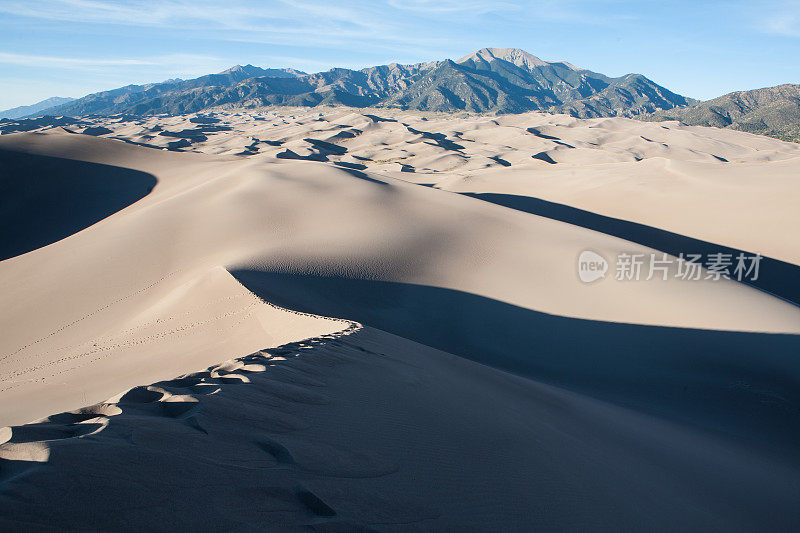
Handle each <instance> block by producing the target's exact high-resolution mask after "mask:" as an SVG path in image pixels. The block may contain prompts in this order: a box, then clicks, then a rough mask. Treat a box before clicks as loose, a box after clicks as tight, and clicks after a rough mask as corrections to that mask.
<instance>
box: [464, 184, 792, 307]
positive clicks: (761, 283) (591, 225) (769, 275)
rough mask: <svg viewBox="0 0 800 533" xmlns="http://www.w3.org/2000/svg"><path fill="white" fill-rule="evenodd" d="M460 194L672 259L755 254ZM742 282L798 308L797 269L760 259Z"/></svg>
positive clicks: (550, 208)
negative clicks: (693, 255)
mask: <svg viewBox="0 0 800 533" xmlns="http://www.w3.org/2000/svg"><path fill="white" fill-rule="evenodd" d="M461 194H463V195H464V196H471V197H472V198H478V199H479V200H484V201H486V202H491V203H493V204H497V205H502V206H504V207H510V208H511V209H516V210H517V211H524V212H526V213H531V214H534V215H539V216H542V217H547V218H552V219H553V220H559V221H561V222H566V223H568V224H573V225H575V226H581V227H583V228H587V229H591V230H594V231H599V232H601V233H606V234H608V235H613V236H615V237H619V238H621V239H625V240H628V241H631V242H635V243H638V244H642V245H644V246H648V247H650V248H655V249H656V250H661V251H662V252H666V253H668V254H670V255H672V256H676V257H677V256H678V255H679V254H680V253H684V254H690V253H696V254H702V255H703V257H706V256H707V255H708V254H711V253H723V254H732V256H733V257H736V256H737V255H738V254H739V253H742V252H743V253H744V254H745V255H747V256H752V255H755V254H754V253H752V252H748V251H744V250H738V249H736V248H731V247H729V246H722V245H720V244H714V243H710V242H707V241H701V240H699V239H694V238H692V237H687V236H685V235H681V234H679V233H672V232H670V231H664V230H662V229H658V228H654V227H652V226H646V225H644V224H638V223H636V222H629V221H627V220H622V219H619V218H612V217H607V216H603V215H598V214H597V213H592V212H591V211H584V210H583V209H578V208H575V207H571V206H568V205H564V204H558V203H555V202H548V201H547V200H542V199H541V198H533V197H530V196H517V195H514V194H497V193H461ZM742 283H745V284H746V285H750V286H751V287H754V288H756V289H759V290H762V291H764V292H768V293H770V294H772V295H773V296H778V297H779V298H783V299H784V300H788V301H790V302H792V303H794V304H797V305H800V266H797V265H793V264H791V263H786V262H784V261H779V260H777V259H772V258H770V257H762V259H761V262H760V266H759V276H758V279H756V280H754V281H753V280H749V279H743V280H742Z"/></svg>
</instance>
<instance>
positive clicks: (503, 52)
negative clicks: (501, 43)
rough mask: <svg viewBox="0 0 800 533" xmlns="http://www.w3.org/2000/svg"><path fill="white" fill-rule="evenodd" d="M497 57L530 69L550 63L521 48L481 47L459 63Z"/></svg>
mask: <svg viewBox="0 0 800 533" xmlns="http://www.w3.org/2000/svg"><path fill="white" fill-rule="evenodd" d="M495 59H502V60H503V61H508V62H509V63H513V64H514V65H516V66H518V67H522V68H525V69H528V70H530V69H532V68H535V67H543V66H545V65H548V64H549V63H548V62H547V61H542V60H541V59H539V58H538V57H536V56H535V55H533V54H531V53H528V52H526V51H525V50H520V49H519V48H481V49H480V50H478V51H477V52H473V53H471V54H469V55H468V56H464V57H462V58H461V59H459V60H458V61H457V63H466V62H467V61H470V60H472V61H486V62H490V61H492V60H495Z"/></svg>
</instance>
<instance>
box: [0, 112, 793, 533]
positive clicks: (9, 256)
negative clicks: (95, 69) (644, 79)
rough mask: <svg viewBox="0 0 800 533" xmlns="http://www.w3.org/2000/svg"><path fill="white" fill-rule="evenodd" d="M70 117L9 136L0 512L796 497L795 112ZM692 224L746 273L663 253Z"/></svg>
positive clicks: (484, 516) (704, 502)
mask: <svg viewBox="0 0 800 533" xmlns="http://www.w3.org/2000/svg"><path fill="white" fill-rule="evenodd" d="M57 123H58V124H60V125H53V124H56V122H54V121H52V120H49V121H48V120H42V121H40V122H33V123H31V122H28V123H20V125H18V126H17V127H15V126H14V125H11V126H8V125H6V126H4V127H3V132H4V134H3V135H0V187H1V188H0V192H2V198H3V202H2V204H0V221H1V222H2V225H3V227H4V228H7V230H6V231H5V232H4V236H3V238H2V239H0V259H1V260H0V288H1V290H0V303H2V305H0V325H1V326H2V332H3V334H2V336H0V427H3V426H5V427H3V429H0V529H9V530H11V529H43V530H47V529H56V528H67V529H69V528H72V529H104V530H134V529H136V530H141V529H144V528H148V529H153V530H174V529H188V528H190V527H191V528H197V529H211V530H232V529H233V530H260V529H270V528H276V529H288V530H298V531H302V530H309V529H310V530H315V531H359V530H364V531H371V530H377V531H407V530H420V531H426V530H448V531H454V530H459V531H461V530H464V531H469V530H478V531H485V530H503V531H530V530H532V529H542V530H576V529H583V530H586V529H588V530H609V531H619V530H655V531H660V530H663V531H674V530H676V529H682V530H687V529H688V530H702V531H708V530H724V531H739V530H741V531H753V530H786V531H790V530H793V529H796V528H797V527H798V524H800V510H798V509H800V506H798V500H800V483H799V482H798V480H800V457H799V456H798V451H797V450H798V445H800V387H799V386H798V385H800V383H798V382H799V381H800V362H798V359H797V357H798V353H800V308H799V307H798V305H800V266H798V265H800V239H798V237H797V236H796V235H795V232H796V228H798V227H800V210H798V209H797V206H798V205H800V182H798V176H800V145H797V144H792V143H784V142H780V141H777V140H774V139H769V138H765V137H759V136H754V135H749V134H745V133H739V132H734V131H728V130H717V129H712V128H701V127H688V126H683V125H681V124H679V123H675V122H664V123H645V122H638V121H635V120H629V119H622V118H613V119H593V120H580V119H575V118H571V117H567V116H563V115H547V114H537V113H527V114H522V115H513V116H468V115H464V116H452V115H449V116H448V115H437V114H425V113H411V112H402V111H398V110H385V109H370V110H359V109H349V108H314V109H305V108H268V109H251V110H222V109H221V110H219V111H217V112H215V113H210V114H205V115H186V116H176V117H159V116H157V117H149V118H138V117H127V116H117V117H97V118H85V119H81V120H78V121H75V120H62V121H60V122H57ZM23 130H27V131H23ZM587 250H589V251H592V252H594V253H595V254H597V255H600V256H601V257H603V258H605V259H607V260H608V261H609V263H610V265H611V266H610V267H609V270H608V272H607V273H606V275H605V278H603V279H599V280H597V281H594V282H592V283H584V282H583V281H581V279H580V278H579V276H578V272H577V261H578V257H579V256H580V254H581V253H582V252H583V251H587ZM693 252H701V253H703V254H709V253H713V252H724V253H729V254H731V255H732V256H735V255H736V254H737V253H747V254H756V253H757V254H760V255H761V256H763V261H762V262H761V270H760V273H759V274H760V275H759V277H758V279H757V280H747V279H746V280H744V282H739V281H736V280H735V279H725V278H721V279H714V278H715V277H716V276H713V275H712V274H711V273H710V272H709V271H707V270H704V271H703V272H702V275H701V276H700V277H701V279H698V280H685V279H681V278H680V277H678V276H676V274H677V273H678V272H677V268H678V266H677V265H678V263H677V261H675V260H674V259H675V257H676V256H678V255H679V254H680V253H693ZM622 253H624V254H630V255H636V254H641V256H642V257H644V264H643V265H642V273H643V275H642V277H641V279H639V280H618V279H616V278H615V271H614V259H615V258H617V257H618V256H619V254H622ZM652 254H655V255H656V256H657V257H660V258H663V257H666V258H668V259H669V268H668V270H667V271H665V272H664V274H665V276H666V277H667V279H662V278H661V276H660V274H659V275H655V276H652V277H651V279H646V278H648V277H650V276H648V275H647V273H648V270H649V268H650V266H651V264H650V262H651V258H652V257H653V256H652ZM663 254H668V256H664V255H663Z"/></svg>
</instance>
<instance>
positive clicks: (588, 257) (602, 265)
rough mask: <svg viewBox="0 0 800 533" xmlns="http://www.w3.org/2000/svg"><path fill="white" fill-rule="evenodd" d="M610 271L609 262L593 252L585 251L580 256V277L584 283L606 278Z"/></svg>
mask: <svg viewBox="0 0 800 533" xmlns="http://www.w3.org/2000/svg"><path fill="white" fill-rule="evenodd" d="M607 271H608V261H606V260H605V258H604V257H603V256H602V255H600V254H598V253H596V252H593V251H591V250H584V251H582V252H581V255H579V256H578V277H579V278H581V281H582V282H584V283H591V282H593V281H597V280H598V279H601V278H604V277H605V275H606V272H607Z"/></svg>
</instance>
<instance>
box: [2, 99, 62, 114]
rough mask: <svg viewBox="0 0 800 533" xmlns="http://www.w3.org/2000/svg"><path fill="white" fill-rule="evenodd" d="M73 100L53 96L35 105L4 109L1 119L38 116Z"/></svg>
mask: <svg viewBox="0 0 800 533" xmlns="http://www.w3.org/2000/svg"><path fill="white" fill-rule="evenodd" d="M73 100H75V99H74V98H69V97H61V96H53V97H52V98H47V99H45V100H42V101H41V102H36V103H35V104H31V105H22V106H19V107H12V108H11V109H4V110H3V111H0V119H2V118H12V119H13V118H22V117H28V116H31V115H36V114H38V113H40V112H42V111H46V110H48V109H50V108H52V107H55V106H58V105H61V104H66V103H67V102H71V101H73Z"/></svg>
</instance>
